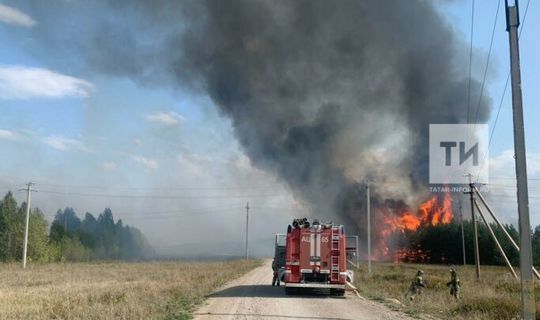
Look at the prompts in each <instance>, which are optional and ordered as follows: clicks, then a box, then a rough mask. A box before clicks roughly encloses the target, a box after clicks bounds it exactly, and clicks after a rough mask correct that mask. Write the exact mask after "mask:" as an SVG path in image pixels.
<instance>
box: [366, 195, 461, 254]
mask: <svg viewBox="0 0 540 320" xmlns="http://www.w3.org/2000/svg"><path fill="white" fill-rule="evenodd" d="M376 212H377V215H378V217H379V219H380V220H379V222H380V229H379V241H378V243H379V248H378V249H379V251H378V253H377V252H376V254H375V256H374V258H375V259H378V260H394V261H411V260H412V261H413V262H428V261H429V253H428V252H424V251H423V250H422V249H421V248H409V247H408V243H407V241H405V243H403V242H404V241H399V239H400V238H403V237H404V236H406V234H407V233H413V232H415V231H417V230H418V229H419V228H421V227H424V226H436V225H440V224H448V223H450V222H452V219H453V217H454V214H453V212H452V196H451V195H450V193H445V194H444V195H433V196H432V197H431V198H430V199H429V200H427V201H425V202H423V203H422V204H420V206H419V207H418V210H416V211H413V210H411V209H410V208H409V207H408V206H406V205H405V204H404V203H402V202H397V203H396V202H394V201H387V202H386V203H385V204H384V205H383V206H381V207H380V208H378V210H377V211H376ZM396 240H398V241H396ZM401 240H403V239H401ZM396 242H398V243H396ZM392 247H394V248H395V249H394V250H392ZM413 256H414V257H413Z"/></svg>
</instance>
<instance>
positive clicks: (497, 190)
mask: <svg viewBox="0 0 540 320" xmlns="http://www.w3.org/2000/svg"><path fill="white" fill-rule="evenodd" d="M489 167H490V172H489V173H490V174H489V184H488V185H487V186H486V187H487V189H488V190H489V192H486V193H485V195H486V197H487V199H488V202H489V203H490V204H491V206H492V207H493V208H494V210H495V213H496V214H497V215H498V216H499V218H501V219H502V221H503V222H505V223H513V224H514V225H516V224H517V221H518V213H517V199H516V180H515V175H516V172H515V160H514V150H513V149H509V150H505V151H503V152H501V153H500V154H498V155H496V156H493V157H491V158H490V162H489ZM527 174H528V178H529V183H528V184H529V210H530V217H531V224H532V225H533V226H535V225H538V224H539V223H540V215H538V213H539V212H540V201H538V199H539V197H540V181H539V180H537V178H538V176H540V153H537V152H536V153H535V152H529V153H527Z"/></svg>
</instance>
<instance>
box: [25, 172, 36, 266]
mask: <svg viewBox="0 0 540 320" xmlns="http://www.w3.org/2000/svg"><path fill="white" fill-rule="evenodd" d="M33 185H34V184H33V183H32V182H28V183H27V184H26V224H25V227H24V247H23V269H24V268H26V251H27V248H28V225H29V224H30V194H31V193H32V186H33Z"/></svg>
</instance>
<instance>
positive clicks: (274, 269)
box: [272, 258, 280, 287]
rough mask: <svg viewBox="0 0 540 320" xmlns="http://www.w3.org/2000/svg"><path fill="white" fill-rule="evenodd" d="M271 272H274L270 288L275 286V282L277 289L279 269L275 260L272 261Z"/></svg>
mask: <svg viewBox="0 0 540 320" xmlns="http://www.w3.org/2000/svg"><path fill="white" fill-rule="evenodd" d="M272 271H274V277H273V278H272V286H275V285H276V282H277V286H278V287H279V285H280V282H279V267H278V265H277V261H276V259H275V258H274V261H272Z"/></svg>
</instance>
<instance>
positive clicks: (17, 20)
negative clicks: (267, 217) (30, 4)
mask: <svg viewBox="0 0 540 320" xmlns="http://www.w3.org/2000/svg"><path fill="white" fill-rule="evenodd" d="M0 22H4V23H7V24H12V25H16V26H21V27H32V26H33V25H35V24H36V21H35V20H34V19H32V17H30V16H29V15H27V14H26V13H24V12H21V11H19V10H18V9H15V8H12V7H8V6H6V5H3V4H1V3H0Z"/></svg>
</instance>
